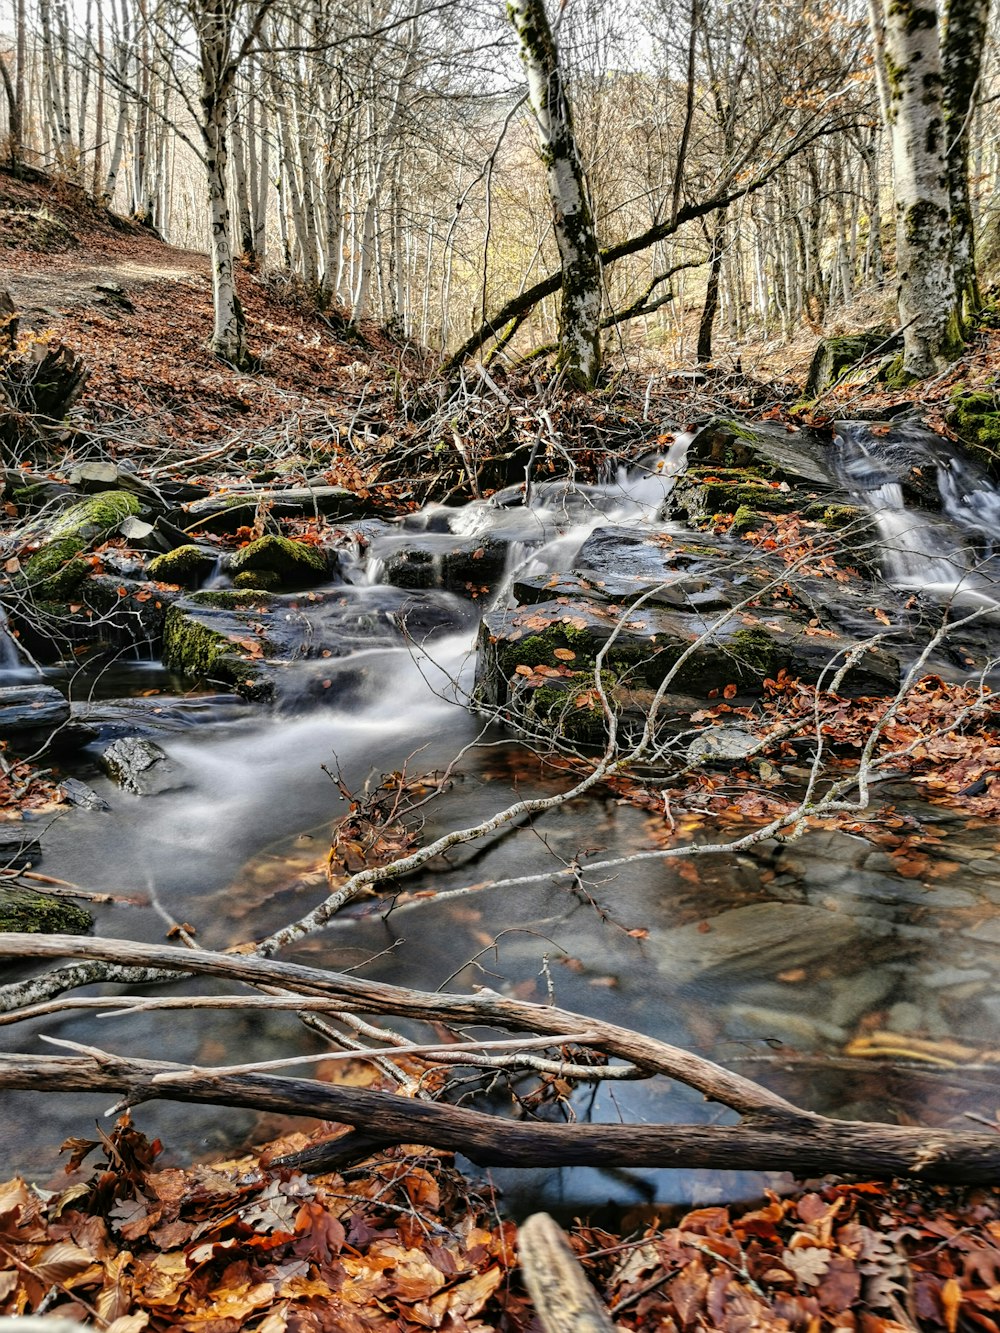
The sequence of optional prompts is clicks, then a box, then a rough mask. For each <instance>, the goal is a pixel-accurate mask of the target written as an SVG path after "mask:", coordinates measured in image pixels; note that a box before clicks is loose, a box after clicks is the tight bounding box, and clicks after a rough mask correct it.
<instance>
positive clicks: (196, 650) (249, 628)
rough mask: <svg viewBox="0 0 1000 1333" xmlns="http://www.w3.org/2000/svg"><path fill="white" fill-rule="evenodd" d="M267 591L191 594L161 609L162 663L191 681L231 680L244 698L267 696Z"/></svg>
mask: <svg viewBox="0 0 1000 1333" xmlns="http://www.w3.org/2000/svg"><path fill="white" fill-rule="evenodd" d="M269 609H270V601H269V595H268V594H267V593H263V592H260V591H257V590H254V589H250V590H247V591H242V590H239V589H227V590H218V591H205V592H196V593H193V594H192V595H191V596H190V597H184V598H181V600H180V601H178V602H175V603H174V605H173V606H171V608H170V610H169V611H168V612H167V616H166V620H165V622H164V626H163V663H164V666H167V667H169V668H170V669H171V670H173V671H180V672H182V673H183V674H184V675H185V676H191V677H192V678H194V679H196V680H206V681H212V682H217V683H221V684H225V685H231V686H232V687H233V688H234V689H235V690H236V691H237V692H238V693H239V694H242V695H244V696H245V697H246V698H249V699H261V698H264V699H266V698H270V697H271V695H272V692H273V690H272V683H271V680H270V674H269V672H268V671H267V668H266V665H265V661H264V659H265V657H267V656H268V655H269V654H270V652H271V651H272V647H271V644H270V642H269V640H268V638H267V636H266V633H265V622H266V620H267V617H268V612H269Z"/></svg>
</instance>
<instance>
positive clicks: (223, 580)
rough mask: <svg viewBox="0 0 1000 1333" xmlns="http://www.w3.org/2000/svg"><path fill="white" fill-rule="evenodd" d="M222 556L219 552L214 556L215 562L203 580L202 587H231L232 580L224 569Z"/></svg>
mask: <svg viewBox="0 0 1000 1333" xmlns="http://www.w3.org/2000/svg"><path fill="white" fill-rule="evenodd" d="M223 566H224V557H223V556H222V555H221V554H220V555H218V556H216V559H215V564H214V565H213V566H212V570H211V573H210V574H209V576H208V578H207V579H206V580H205V582H204V583H203V584H202V585H201V586H202V587H203V588H209V589H210V588H231V587H232V586H233V585H232V581H231V580H230V578H229V575H228V574H226V573H225V570H224V567H223Z"/></svg>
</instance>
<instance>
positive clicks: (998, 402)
mask: <svg viewBox="0 0 1000 1333" xmlns="http://www.w3.org/2000/svg"><path fill="white" fill-rule="evenodd" d="M948 425H949V426H950V427H951V428H952V430H953V431H954V432H955V434H956V435H957V436H958V438H959V439H960V440H961V441H962V443H963V444H964V445H965V446H966V448H967V449H968V450H969V453H970V454H972V456H973V458H975V460H976V461H977V462H978V463H979V464H980V465H981V466H982V467H984V468H985V469H986V471H987V472H988V473H989V474H990V476H991V477H992V478H993V480H994V481H997V480H1000V389H998V390H993V389H981V390H978V391H976V392H971V391H968V390H964V389H959V390H956V392H955V393H954V394H953V395H952V399H951V408H950V410H949V412H948Z"/></svg>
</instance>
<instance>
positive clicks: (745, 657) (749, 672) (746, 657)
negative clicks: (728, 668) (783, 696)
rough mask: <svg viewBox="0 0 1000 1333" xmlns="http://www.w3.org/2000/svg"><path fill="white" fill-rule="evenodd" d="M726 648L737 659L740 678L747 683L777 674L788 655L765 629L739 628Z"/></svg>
mask: <svg viewBox="0 0 1000 1333" xmlns="http://www.w3.org/2000/svg"><path fill="white" fill-rule="evenodd" d="M726 648H727V649H728V651H729V652H730V654H731V655H732V656H733V657H734V658H735V659H736V662H737V665H738V674H739V677H740V680H741V681H743V682H745V683H757V682H759V681H760V680H762V679H763V678H764V677H765V676H773V675H775V674H776V672H777V671H778V669H779V668H780V666H781V664H782V662H783V661H784V659H785V656H786V655H785V654H783V653H782V652H781V650H780V648H779V647H778V645H777V644H776V643H775V641H774V639H773V637H772V636H771V635H770V634H769V633H768V632H767V630H764V629H739V630H737V631H736V633H735V634H734V635H733V636H732V637H731V638H730V639H729V640H728V642H727V643H726Z"/></svg>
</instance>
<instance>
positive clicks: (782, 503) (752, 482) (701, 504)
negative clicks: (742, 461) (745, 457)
mask: <svg viewBox="0 0 1000 1333" xmlns="http://www.w3.org/2000/svg"><path fill="white" fill-rule="evenodd" d="M810 494H815V492H812V493H806V496H805V497H804V496H803V493H802V492H800V491H793V490H792V489H791V487H790V486H789V485H788V483H787V482H778V481H769V480H768V479H767V478H766V477H762V476H760V475H758V474H757V473H755V472H754V471H753V470H752V469H750V468H711V467H689V468H688V470H687V471H686V472H685V474H684V476H683V477H681V478H680V479H679V480H678V482H677V484H676V486H675V487H674V489H673V490H672V491H671V493H670V495H669V496H668V497H667V500H666V502H665V505H664V511H663V512H664V514H665V515H666V516H667V517H669V518H679V519H684V520H685V521H686V522H688V523H691V524H694V525H699V524H705V523H712V522H713V521H714V520H715V519H716V518H719V517H722V516H727V517H731V516H733V515H735V514H736V513H737V512H738V511H740V510H743V511H749V512H750V513H752V514H755V515H760V514H792V513H795V512H796V510H798V509H800V508H801V507H802V504H803V500H804V498H805V502H806V503H808V499H809V495H810ZM750 526H756V524H751V525H750ZM744 530H745V531H748V530H749V528H746V529H744Z"/></svg>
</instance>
